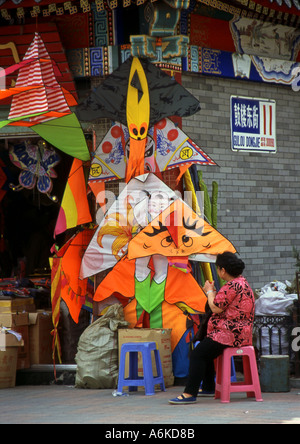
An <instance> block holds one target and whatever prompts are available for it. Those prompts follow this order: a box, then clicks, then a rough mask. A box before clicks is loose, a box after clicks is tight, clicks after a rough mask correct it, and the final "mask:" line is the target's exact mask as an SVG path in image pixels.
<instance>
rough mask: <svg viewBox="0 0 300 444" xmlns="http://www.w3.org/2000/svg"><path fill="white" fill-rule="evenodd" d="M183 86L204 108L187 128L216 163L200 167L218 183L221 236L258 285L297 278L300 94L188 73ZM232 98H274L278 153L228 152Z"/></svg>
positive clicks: (207, 177)
mask: <svg viewBox="0 0 300 444" xmlns="http://www.w3.org/2000/svg"><path fill="white" fill-rule="evenodd" d="M182 83H183V86H185V87H186V88H187V89H188V90H189V91H190V92H191V93H192V94H193V95H194V96H195V97H197V98H198V99H199V101H200V102H201V104H202V109H201V111H200V112H199V113H197V114H195V115H194V116H191V117H188V118H184V119H183V130H184V131H185V132H186V133H187V134H188V135H189V136H190V137H191V138H192V139H193V140H194V141H195V142H196V143H198V144H199V145H200V146H201V147H202V148H203V149H204V151H206V152H207V154H209V155H210V156H211V157H212V158H213V159H214V160H215V161H216V162H217V163H218V165H219V166H218V167H214V166H213V167H212V166H211V167H201V169H202V171H203V178H204V180H205V182H206V184H207V186H208V188H209V190H210V191H211V182H212V181H213V180H216V181H217V182H218V184H219V198H218V229H219V231H221V233H222V234H224V235H225V236H226V237H228V238H229V239H230V240H231V241H232V243H233V244H234V245H235V247H236V249H237V250H238V251H239V253H240V255H241V257H242V258H243V259H244V261H245V263H246V270H245V276H246V277H247V278H248V280H249V282H250V283H251V285H252V287H253V288H260V287H262V286H263V285H265V284H267V283H269V282H270V281H273V280H279V281H285V280H286V279H287V280H289V281H293V279H294V278H295V272H296V268H295V258H294V257H293V246H294V247H296V248H297V249H298V250H299V251H300V181H299V177H300V174H299V170H300V140H299V136H300V91H299V92H294V91H293V90H292V89H291V88H290V87H287V86H276V85H271V84H262V83H256V82H249V81H243V80H231V79H221V78H216V77H206V76H201V75H194V74H184V75H183V79H182ZM231 95H243V96H248V97H259V98H267V99H274V100H276V125H277V153H276V154H262V153H236V152H233V151H232V150H231V136H230V96H231Z"/></svg>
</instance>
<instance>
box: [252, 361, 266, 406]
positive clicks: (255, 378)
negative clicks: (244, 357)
mask: <svg viewBox="0 0 300 444" xmlns="http://www.w3.org/2000/svg"><path fill="white" fill-rule="evenodd" d="M249 360H250V368H251V374H252V384H253V386H254V395H255V398H256V401H257V402H262V401H263V399H262V396H261V388H260V381H259V377H258V370H257V362H256V358H255V354H254V352H253V354H251V356H249Z"/></svg>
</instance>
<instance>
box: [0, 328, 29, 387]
mask: <svg viewBox="0 0 300 444" xmlns="http://www.w3.org/2000/svg"><path fill="white" fill-rule="evenodd" d="M23 345H24V342H23V340H22V339H21V340H20V341H19V340H18V339H17V338H16V337H15V336H14V335H13V334H11V333H7V332H1V331H0V389H3V388H11V387H15V385H16V373H17V360H18V349H19V347H22V346H23Z"/></svg>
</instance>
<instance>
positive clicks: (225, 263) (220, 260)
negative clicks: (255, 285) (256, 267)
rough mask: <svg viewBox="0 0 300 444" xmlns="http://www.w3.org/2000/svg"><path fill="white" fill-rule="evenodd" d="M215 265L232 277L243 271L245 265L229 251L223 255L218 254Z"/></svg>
mask: <svg viewBox="0 0 300 444" xmlns="http://www.w3.org/2000/svg"><path fill="white" fill-rule="evenodd" d="M216 265H217V267H219V268H224V270H225V271H226V272H227V273H228V274H229V275H230V276H233V277H238V276H239V275H240V274H242V273H243V271H244V269H245V264H244V262H243V261H242V259H239V258H238V257H237V256H236V255H235V254H234V253H231V252H230V251H225V253H222V254H218V256H217V260H216Z"/></svg>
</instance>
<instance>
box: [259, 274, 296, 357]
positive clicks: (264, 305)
mask: <svg viewBox="0 0 300 444" xmlns="http://www.w3.org/2000/svg"><path fill="white" fill-rule="evenodd" d="M290 286H291V284H290V283H289V282H288V281H286V282H285V283H284V282H279V281H274V282H270V283H269V284H267V285H265V286H264V287H262V288H261V289H260V290H259V291H257V293H258V294H259V298H258V299H257V300H256V303H255V315H256V316H271V317H272V316H275V317H276V316H290V315H291V310H292V308H293V305H294V301H295V300H296V299H297V298H298V296H297V295H296V294H289V293H288V287H290ZM275 319H276V318H275ZM254 337H256V346H257V347H258V348H259V344H260V345H261V350H260V352H261V354H262V355H268V354H270V353H271V350H272V354H274V355H276V354H288V353H289V337H290V335H289V329H288V328H287V327H285V326H284V325H277V324H276V323H272V318H270V323H269V324H266V325H265V326H264V327H260V341H259V331H258V327H256V326H255V328H254Z"/></svg>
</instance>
